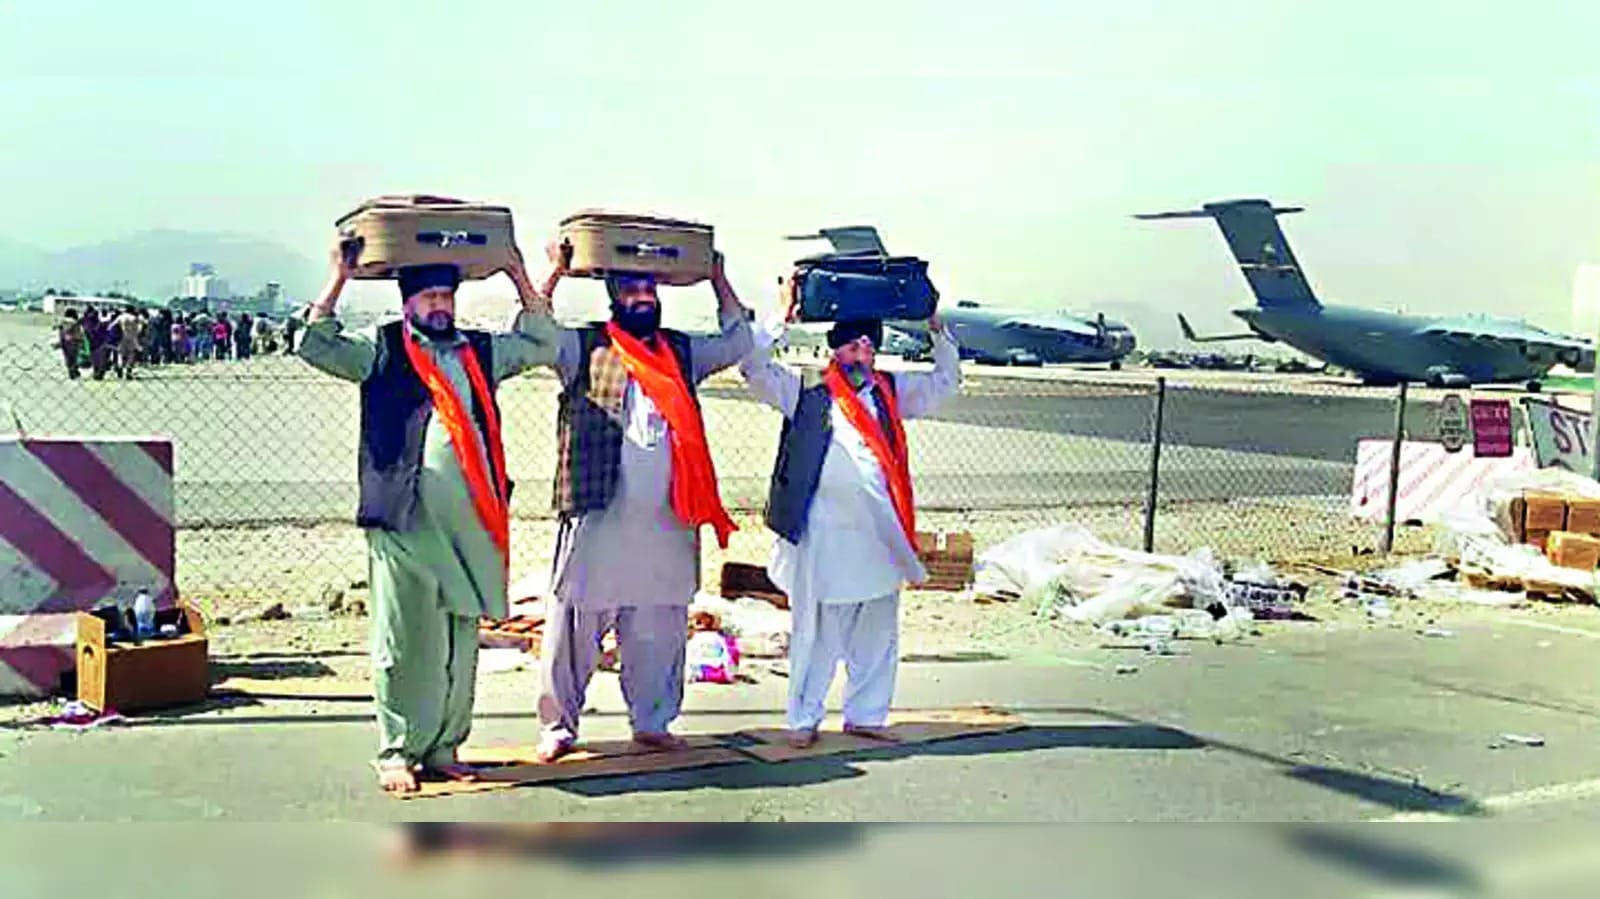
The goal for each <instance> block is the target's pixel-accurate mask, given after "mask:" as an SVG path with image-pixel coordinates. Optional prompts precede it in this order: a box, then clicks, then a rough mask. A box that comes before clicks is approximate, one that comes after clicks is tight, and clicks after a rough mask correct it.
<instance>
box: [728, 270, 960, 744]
mask: <svg viewBox="0 0 1600 899" xmlns="http://www.w3.org/2000/svg"><path fill="white" fill-rule="evenodd" d="M787 293H788V297H787V300H788V304H787V310H788V314H787V315H786V316H784V318H783V319H781V320H779V321H775V322H770V323H768V326H767V327H766V328H764V329H763V330H762V332H761V333H759V334H757V336H756V347H755V350H754V351H753V352H752V353H751V355H750V357H749V358H748V359H746V360H745V361H744V363H743V364H742V365H741V366H740V370H741V371H742V372H743V373H744V376H745V380H746V381H748V382H749V384H750V389H751V391H752V392H753V393H754V394H755V395H756V398H757V399H759V400H761V401H762V402H763V403H766V404H767V405H769V406H771V407H773V408H774V409H777V410H778V411H779V412H781V413H783V418H784V422H783V433H782V435H781V436H780V438H779V443H778V459H777V464H776V466H775V468H774V471H773V475H772V487H771V492H770V494H769V497H768V502H767V516H766V519H767V526H768V528H770V529H771V530H772V531H773V532H774V533H775V534H776V535H777V537H778V539H777V541H776V543H775V545H774V547H773V552H772V561H771V563H770V564H769V565H768V574H769V575H770V577H771V579H772V582H773V584H775V585H776V586H777V587H778V588H779V589H781V590H783V591H784V592H785V593H787V594H788V596H789V609H790V614H791V615H792V619H793V624H792V631H791V633H790V637H789V701H788V712H787V719H788V728H789V741H790V743H791V744H792V745H793V746H795V747H796V748H806V747H809V746H811V745H812V744H814V743H815V742H816V740H817V730H818V728H819V727H820V726H821V724H822V719H823V712H824V710H823V702H824V700H825V699H826V698H827V695H828V688H829V686H830V685H831V684H832V682H833V675H834V669H835V668H837V667H838V664H839V661H840V660H841V659H843V661H844V664H845V673H846V678H847V683H846V687H845V699H844V720H845V731H846V732H847V733H851V734H856V735H859V736H867V737H873V738H887V737H888V731H887V730H886V727H887V724H888V717H889V706H890V702H891V700H892V699H893V696H894V682H895V673H896V670H897V668H898V666H899V632H900V622H899V610H900V588H901V586H902V585H903V584H906V583H911V584H916V583H920V582H922V581H924V580H926V579H927V572H926V571H925V570H924V569H923V566H922V562H921V560H920V559H919V558H918V557H917V543H916V511H915V502H914V499H913V496H912V489H911V466H910V457H909V454H908V448H907V445H906V436H905V428H904V424H903V423H904V420H905V419H908V418H917V417H919V416H923V415H927V414H929V413H931V412H932V411H933V410H934V409H935V408H936V407H938V405H939V404H940V403H942V402H944V400H946V399H947V398H949V397H950V396H951V395H953V394H954V393H956V391H957V390H958V389H959V388H960V386H961V360H960V355H959V352H958V350H957V347H956V343H955V340H954V338H953V337H952V336H951V335H950V333H949V331H947V330H946V329H945V328H944V326H943V324H942V323H941V322H940V321H939V317H938V315H937V314H935V315H934V317H933V318H932V319H931V320H930V321H929V322H928V330H929V333H930V334H931V335H932V339H933V358H934V368H933V371H932V372H897V373H894V374H889V373H886V372H882V371H879V370H878V369H877V365H876V361H877V350H878V348H879V347H881V346H882V345H883V323H882V322H881V321H875V320H854V321H841V322H837V323H835V324H834V325H833V328H832V330H830V331H829V332H828V346H829V347H830V348H832V358H831V359H830V361H829V364H828V366H827V368H826V369H824V371H823V372H822V374H821V375H817V376H812V375H802V374H801V373H800V372H798V371H796V370H794V369H792V368H789V367H787V366H784V365H781V364H779V363H778V362H777V361H776V360H775V359H774V358H773V347H774V346H775V345H776V344H777V343H778V341H779V340H780V339H781V337H782V334H783V331H784V329H785V327H786V324H787V322H788V321H790V320H792V319H793V317H794V312H795V307H796V303H797V300H798V298H797V293H796V287H795V283H794V281H793V279H790V280H789V281H788V282H787Z"/></svg>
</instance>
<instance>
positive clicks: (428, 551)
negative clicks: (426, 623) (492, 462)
mask: <svg viewBox="0 0 1600 899" xmlns="http://www.w3.org/2000/svg"><path fill="white" fill-rule="evenodd" d="M558 330H559V329H558V328H557V327H556V324H555V322H554V321H553V320H552V319H551V318H550V317H549V316H547V315H536V314H533V313H530V312H522V313H519V314H518V315H517V317H516V320H515V321H514V322H513V330H511V331H509V332H505V333H501V334H496V335H494V339H493V343H492V350H491V355H492V356H493V363H494V371H493V372H485V373H484V374H485V375H487V376H488V378H489V381H490V388H491V389H494V388H495V387H497V386H498V385H499V383H500V382H501V381H503V380H505V379H506V378H509V377H512V376H513V375H516V374H519V373H521V372H524V371H526V370H528V369H530V368H534V367H536V366H540V365H552V364H554V363H555V361H556V334H557V332H558ZM464 342H465V339H464V338H461V337H457V338H456V339H455V340H454V341H451V342H449V344H448V345H447V346H445V347H443V349H445V350H448V352H443V353H441V352H440V350H441V347H440V346H438V345H436V344H435V343H434V342H433V341H430V340H429V339H428V338H427V337H426V336H423V335H418V343H419V344H420V345H421V346H422V347H423V349H424V350H425V351H426V352H428V353H430V354H432V355H433V357H434V359H435V360H436V361H437V362H438V363H439V370H440V371H441V372H443V373H444V376H445V378H446V380H448V381H449V382H450V385H451V387H452V388H453V389H454V390H455V392H456V395H457V396H459V397H460V398H461V400H462V404H463V406H464V408H466V410H467V411H468V413H469V414H470V413H471V412H472V410H473V409H474V408H475V407H476V404H477V401H476V400H475V399H474V398H473V395H472V385H471V384H470V383H469V382H468V380H467V373H466V371H465V370H464V369H463V368H462V367H461V362H460V360H459V359H458V358H457V356H456V353H455V349H456V348H457V347H459V346H461V345H462V344H463V343H464ZM383 352H384V349H383V346H382V345H381V344H380V343H379V342H378V341H377V334H376V329H367V330H363V331H358V332H351V333H347V332H345V331H344V329H343V327H342V326H341V325H340V323H339V321H338V320H337V319H334V318H324V319H321V320H319V321H316V322H313V323H312V324H311V325H310V326H309V327H308V328H307V329H306V333H305V337H304V339H303V340H302V341H301V343H300V350H299V353H300V357H301V358H302V359H305V360H306V361H307V362H309V363H311V364H312V365H314V366H316V367H317V368H319V369H321V370H323V371H325V372H327V373H329V374H331V375H333V376H335V377H338V378H343V379H345V380H348V381H356V382H360V381H364V380H366V379H367V376H368V375H369V374H371V373H372V371H373V370H374V369H375V368H376V366H377V365H378V364H379V363H380V362H381V361H382V359H381V354H382V353H383ZM485 464H487V462H485ZM417 489H418V493H419V502H418V525H417V527H416V529H414V530H411V531H407V532H405V533H397V532H394V531H382V530H372V531H369V535H368V536H369V539H370V540H372V541H376V542H378V543H382V544H384V545H385V547H386V548H385V551H384V553H383V555H384V556H385V557H387V558H393V559H399V560H408V561H410V562H412V563H415V566H416V567H417V568H419V569H421V570H422V571H423V572H425V573H426V574H427V575H428V576H430V577H431V578H432V579H433V580H435V581H436V582H437V583H438V587H439V592H440V594H441V595H442V596H443V597H444V599H445V602H446V603H447V605H448V607H449V608H450V610H451V611H454V612H456V613H457V614H460V615H488V616H489V617H491V618H503V617H505V616H506V614H507V611H506V581H505V575H504V571H503V562H502V560H501V556H500V550H499V548H498V547H496V546H495V545H494V540H493V538H491V537H490V536H489V532H488V531H486V530H485V529H484V527H483V523H482V522H481V521H480V520H479V519H478V513H477V509H476V508H475V507H474V506H473V505H472V493H471V491H470V490H469V489H468V488H467V481H466V477H465V476H464V475H463V474H462V472H461V463H460V462H459V461H458V460H457V459H456V454H455V448H454V447H452V446H451V445H450V432H449V431H448V430H446V428H445V426H444V423H443V422H442V421H441V420H440V417H439V416H437V415H435V416H433V417H432V418H431V419H430V420H429V422H428V431H427V435H426V436H425V437H424V440H423V450H422V476H421V477H420V478H419V480H418V488H417Z"/></svg>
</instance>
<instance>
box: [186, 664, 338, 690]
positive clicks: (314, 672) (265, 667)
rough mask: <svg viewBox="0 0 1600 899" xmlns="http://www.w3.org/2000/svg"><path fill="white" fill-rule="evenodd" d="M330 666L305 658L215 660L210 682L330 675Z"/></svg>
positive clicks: (212, 665) (288, 678) (331, 674)
mask: <svg viewBox="0 0 1600 899" xmlns="http://www.w3.org/2000/svg"><path fill="white" fill-rule="evenodd" d="M336 673H337V672H335V671H334V670H333V669H332V668H330V667H328V666H327V665H326V664H324V663H322V662H314V661H308V660H305V659H281V658H271V659H263V660H259V661H254V660H249V659H245V660H240V661H229V660H226V659H222V660H216V661H213V662H212V663H211V682H212V683H213V684H218V683H221V682H223V681H225V680H228V679H229V678H235V677H242V678H248V679H250V680H290V679H296V678H310V677H332V676H333V675H334V674H336Z"/></svg>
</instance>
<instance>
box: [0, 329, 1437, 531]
mask: <svg viewBox="0 0 1600 899" xmlns="http://www.w3.org/2000/svg"><path fill="white" fill-rule="evenodd" d="M12 337H13V338H14V337H15V335H12ZM4 338H5V335H4V334H0V391H3V394H0V397H3V399H4V402H5V404H6V406H7V407H8V408H9V409H10V410H12V411H14V412H15V415H16V417H17V418H18V420H20V422H21V423H22V427H23V428H24V429H25V430H26V431H27V432H28V433H31V434H37V435H85V434H108V435H109V434H114V435H122V436H142V435H152V434H153V435H164V436H170V437H172V438H173V439H174V440H175V441H176V445H177V449H176V456H177V479H178V511H179V519H180V522H181V523H182V524H185V525H191V526H193V525H202V524H212V525H217V524H237V523H245V522H272V521H319V520H342V519H345V518H347V517H348V516H349V515H350V514H351V510H352V509H353V507H354V502H355V459H356V427H357V406H356V402H357V392H356V389H355V387H354V386H353V385H350V384H345V383H341V382H339V381H336V380H334V379H332V378H329V377H326V376H324V375H322V374H320V373H318V372H316V371H314V370H312V369H310V368H309V367H308V366H306V365H305V364H304V363H302V362H300V361H299V360H297V359H294V358H291V357H282V356H276V357H267V358H258V359H254V360H251V361H249V362H246V363H216V362H207V363H203V364H199V365H195V366H192V367H189V366H179V367H167V368H163V369H151V370H146V371H143V372H140V373H139V374H138V376H137V377H136V378H135V380H133V381H131V382H122V381H113V380H108V381H104V382H91V381H87V380H85V381H79V382H76V383H74V382H70V381H68V380H67V379H66V378H65V375H64V373H63V372H62V371H61V370H60V363H59V360H58V358H57V357H56V355H55V354H54V353H53V352H52V351H50V350H49V349H48V347H47V346H45V345H43V344H42V342H40V343H33V342H24V341H17V340H15V339H13V340H11V341H10V342H4ZM968 372H969V374H968V376H967V381H966V384H965V387H964V390H963V394H962V395H961V396H960V397H958V398H956V399H954V400H952V401H951V402H950V403H949V404H947V405H946V406H945V407H944V408H943V409H941V410H940V411H939V412H938V413H937V414H936V415H934V416H933V417H932V418H930V419H928V420H924V421H917V422H912V423H911V424H910V426H909V438H910V441H911V443H912V451H913V470H914V473H915V475H916V478H917V484H918V489H919V505H922V506H924V507H927V508H941V509H989V508H1027V507H1038V506H1070V505H1077V504H1117V503H1127V504H1129V505H1132V506H1138V505H1141V504H1142V503H1143V502H1144V497H1145V494H1146V491H1147V489H1148V481H1149V469H1150V456H1151V440H1150V435H1151V427H1152V413H1153V410H1154V399H1155V394H1154V389H1153V386H1152V383H1153V379H1151V378H1149V377H1144V378H1143V379H1142V380H1141V379H1140V378H1139V377H1135V374H1136V373H1128V372H1123V373H1115V374H1116V375H1117V376H1116V377H1108V375H1109V374H1112V373H1107V372H1065V371H1062V372H1059V373H1058V372H1056V371H1052V372H1051V374H1052V375H1053V377H1050V378H1038V377H1021V378H1018V377H1012V376H1011V375H1012V373H1011V372H1002V373H996V372H994V371H993V370H987V369H984V368H980V367H969V369H968ZM1034 374H1036V373H1034ZM1146 374H1147V373H1146ZM703 402H704V407H705V411H706V419H707V422H708V430H709V437H710V442H711V445H712V447H713V452H714V454H715V456H716V461H717V465H718V473H719V476H720V478H721V482H722V485H723V490H724V495H725V499H726V500H727V502H728V503H729V505H730V506H731V507H736V508H740V509H755V508H759V507H760V505H761V503H762V501H763V499H764V497H765V491H766V484H767V479H768V476H769V473H770V470H771V465H772V460H773V458H774V454H775V452H776V443H777V436H778V431H779V428H780V424H781V423H780V420H779V418H778V415H777V413H775V412H773V411H772V410H769V409H767V408H765V407H763V406H761V405H759V404H757V403H756V402H754V401H753V400H752V399H751V398H750V397H749V395H748V393H747V392H746V391H745V389H744V386H743V384H742V382H741V381H740V380H739V378H738V376H737V374H736V373H728V374H726V375H724V376H721V377H719V378H718V379H716V380H715V381H713V382H711V383H709V384H708V385H707V386H706V389H705V390H704V392H703ZM501 403H502V406H503V408H504V409H505V413H506V421H507V424H506V440H507V458H508V460H509V465H510V469H511V474H512V477H513V479H514V480H515V481H516V482H518V484H519V485H520V487H519V489H517V490H516V491H515V492H514V495H513V507H514V509H515V511H516V512H517V513H518V514H521V515H533V516H538V515H542V514H545V510H546V509H547V507H548V486H547V485H548V484H549V483H550V478H551V476H552V474H553V469H554V460H555V442H554V438H555V434H554V431H555V429H554V421H555V412H556V409H555V405H556V404H555V383H554V379H553V377H552V376H551V375H549V374H547V373H543V372H538V373H531V374H529V375H525V376H523V377H520V378H517V379H515V380H513V381H511V382H510V383H508V384H506V385H505V386H504V387H503V388H502V396H501ZM1393 414H1394V413H1393V399H1392V396H1391V395H1388V394H1387V393H1385V392H1374V391H1364V390H1359V389H1348V388H1345V389H1334V388H1331V387H1329V388H1321V389H1319V388H1318V387H1317V386H1316V385H1311V386H1309V387H1308V386H1305V385H1299V386H1297V387H1296V389H1295V390H1292V391H1291V390H1288V389H1283V388H1281V387H1279V386H1277V385H1274V386H1273V387H1272V388H1270V389H1268V388H1255V387H1254V385H1245V386H1244V387H1243V388H1238V387H1233V386H1227V385H1217V386H1211V385H1209V384H1207V385H1197V386H1187V385H1185V386H1176V385H1174V386H1170V387H1169V389H1168V392H1167V398H1166V409H1165V426H1164V445H1163V453H1162V459H1161V467H1162V492H1161V496H1162V499H1163V500H1164V501H1185V500H1226V499H1232V498H1237V497H1241V496H1247V497H1333V496H1342V495H1345V494H1347V493H1348V491H1349V487H1350V479H1351V473H1352V467H1353V463H1354V458H1355V444H1356V441H1357V440H1358V439H1359V438H1362V437H1372V436H1382V435H1384V434H1386V433H1390V432H1392V429H1393ZM9 416H10V413H9V412H7V413H6V417H7V418H9ZM1429 417H1430V416H1427V415H1424V416H1422V418H1424V419H1427V418H1429ZM8 425H9V422H8ZM7 430H10V427H9V426H8V427H7ZM1413 433H1414V434H1415V433H1416V432H1415V431H1414V432H1413Z"/></svg>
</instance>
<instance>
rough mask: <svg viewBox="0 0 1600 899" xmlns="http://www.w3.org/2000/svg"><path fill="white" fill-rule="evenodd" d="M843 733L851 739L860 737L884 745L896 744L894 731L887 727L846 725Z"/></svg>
mask: <svg viewBox="0 0 1600 899" xmlns="http://www.w3.org/2000/svg"><path fill="white" fill-rule="evenodd" d="M844 732H845V733H847V734H849V735H850V736H852V737H861V738H863V739H867V740H878V741H880V742H884V743H898V742H899V740H897V739H895V735H894V731H892V730H890V729H889V728H887V727H871V726H869V725H865V724H846V725H845V726H844Z"/></svg>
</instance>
